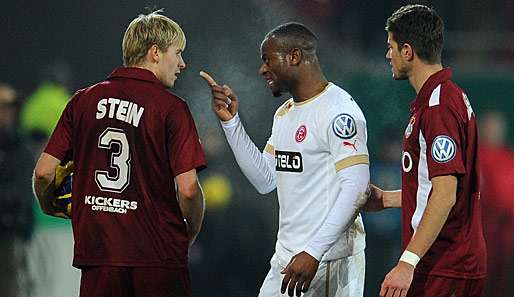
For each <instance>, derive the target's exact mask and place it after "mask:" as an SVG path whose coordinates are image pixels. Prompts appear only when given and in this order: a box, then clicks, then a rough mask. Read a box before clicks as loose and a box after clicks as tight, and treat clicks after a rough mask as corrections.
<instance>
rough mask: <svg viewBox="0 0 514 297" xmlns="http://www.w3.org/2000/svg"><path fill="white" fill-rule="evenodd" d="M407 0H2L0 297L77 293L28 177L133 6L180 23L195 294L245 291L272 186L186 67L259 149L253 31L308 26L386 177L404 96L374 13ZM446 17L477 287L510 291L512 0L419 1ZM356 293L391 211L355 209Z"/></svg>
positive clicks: (59, 228) (391, 225)
mask: <svg viewBox="0 0 514 297" xmlns="http://www.w3.org/2000/svg"><path fill="white" fill-rule="evenodd" d="M406 3H413V2H407V1H370V0H359V1H357V0H247V1H244V0H239V1H236V0H218V1H207V0H181V1H178V0H168V1H152V2H150V1H99V0H90V1H75V0H68V1H64V0H54V1H34V0H32V1H25V0H18V1H3V2H2V5H1V7H2V12H3V13H2V16H1V17H0V38H1V41H2V44H1V46H0V57H2V58H1V68H2V70H1V71H0V259H2V262H3V263H2V265H1V266H2V268H1V269H0V296H1V297H11V296H22V297H25V296H26V297H32V296H36V297H40V296H41V297H70V296H78V285H79V277H80V272H79V271H78V270H76V269H75V268H72V267H71V257H72V245H73V239H72V235H71V225H70V223H69V222H68V221H65V220H59V219H53V218H50V217H47V216H44V215H43V214H42V213H41V212H40V211H39V209H38V207H37V206H36V205H35V199H34V197H33V196H32V193H31V185H30V178H31V174H32V170H33V168H34V164H35V160H36V158H37V157H38V156H39V154H40V152H41V149H42V147H43V146H44V145H45V143H46V140H47V138H48V136H49V134H50V133H51V131H52V130H53V128H54V126H55V123H56V121H57V119H58V117H59V115H60V113H61V111H62V109H63V108H64V106H65V104H66V102H67V101H68V99H69V97H70V95H71V94H73V93H74V92H75V90H77V89H79V88H83V87H86V86H89V85H91V84H93V83H96V82H98V81H100V80H103V79H104V78H105V77H106V76H107V75H108V74H109V73H110V72H111V71H112V70H113V69H114V68H115V67H118V66H120V65H121V63H122V59H121V40H122V37H123V32H124V30H125V28H126V26H127V25H128V23H129V22H130V21H131V20H132V19H133V18H134V17H136V16H137V15H138V14H139V13H143V12H148V11H147V10H145V7H149V8H150V9H157V8H164V9H165V14H166V15H167V16H169V17H171V18H172V19H174V20H176V21H177V22H178V23H179V24H180V25H181V26H182V28H183V29H184V31H185V33H186V37H187V47H186V50H185V53H184V55H183V56H184V59H185V61H186V63H187V68H186V70H185V71H184V72H183V73H182V74H181V75H180V78H179V80H178V81H177V83H176V84H175V87H174V89H173V92H175V93H176V94H178V95H180V96H181V97H183V98H185V99H186V101H187V102H188V104H189V106H190V108H191V110H192V113H193V116H194V118H195V120H196V123H197V128H198V130H199V133H200V136H201V138H202V142H203V144H204V148H205V151H206V154H207V158H208V162H209V168H208V170H206V171H205V172H202V173H201V174H200V178H201V181H202V184H203V187H204V190H205V194H206V199H207V210H206V217H205V222H204V226H203V230H202V232H201V234H200V236H199V238H198V239H197V242H196V243H195V245H194V246H193V247H192V250H191V254H190V264H191V273H192V281H193V291H194V296H195V297H204V296H214V297H215V296H224V297H242V296H257V294H258V290H259V288H260V284H261V282H262V280H263V279H264V277H265V275H266V273H267V271H268V269H269V260H270V257H271V255H272V254H273V250H274V243H275V239H276V232H277V221H278V209H277V208H278V204H277V200H276V193H275V192H273V193H271V194H268V195H265V196H260V195H259V194H258V193H257V192H256V191H255V190H254V189H253V188H252V186H251V185H250V184H249V183H248V182H247V181H246V179H245V178H244V176H242V174H241V172H240V171H239V169H238V167H237V165H236V163H235V161H234V158H233V157H232V154H231V152H230V150H229V149H228V146H227V144H226V142H225V139H224V137H223V135H222V131H221V129H220V127H219V124H218V123H217V120H216V118H215V116H214V115H213V114H212V112H211V110H210V101H209V99H210V92H209V89H208V88H207V87H206V85H205V83H204V81H203V80H202V79H201V78H200V77H199V75H198V72H199V71H200V70H206V71H207V72H209V73H210V74H212V75H213V76H214V77H215V79H216V80H217V81H218V83H226V84H229V85H231V86H232V88H233V89H234V90H235V92H236V93H238V95H239V98H240V101H241V104H240V115H241V117H242V120H243V122H244V123H245V125H246V129H247V132H248V133H249V134H250V136H251V137H252V139H253V140H254V142H255V143H256V144H257V146H258V147H261V148H262V147H264V144H265V142H266V140H267V138H268V136H269V133H270V129H271V123H272V117H273V113H274V111H275V109H276V108H277V107H278V106H279V105H280V104H281V103H282V102H283V101H284V100H285V99H286V97H283V98H278V99H277V98H274V97H272V96H271V94H270V92H269V90H268V89H267V87H266V85H265V83H264V81H263V79H261V78H260V77H259V76H258V74H257V69H258V67H259V65H260V63H261V60H260V53H259V46H260V43H261V41H262V38H263V36H264V35H265V34H266V33H267V32H268V31H269V30H270V29H272V28H273V27H275V26H276V25H279V24H281V23H283V22H286V21H299V22H302V23H304V24H306V25H308V26H309V27H310V28H311V29H312V30H313V31H314V32H315V33H316V34H318V36H319V39H320V51H319V56H320V59H321V63H322V66H323V68H324V71H325V74H326V76H327V77H328V78H329V80H331V81H332V82H334V83H336V84H338V85H340V86H342V87H343V88H345V89H346V90H347V91H348V92H349V93H350V94H352V95H353V97H354V98H356V100H357V102H358V103H359V105H360V106H361V108H362V110H363V111H364V113H365V115H366V117H367V120H368V133H369V142H368V147H369V151H370V155H371V159H372V163H371V170H372V172H371V179H372V182H373V183H375V184H377V185H379V186H381V187H384V188H386V189H396V188H399V187H400V161H399V159H400V156H401V139H402V135H403V131H404V128H405V126H406V124H407V120H408V116H409V110H408V106H409V103H410V101H411V100H412V99H414V98H415V93H414V91H413V90H412V88H411V87H410V86H409V84H408V82H407V81H403V82H395V81H393V80H392V79H391V73H390V68H389V65H388V63H387V62H386V60H385V58H384V56H385V53H386V44H385V41H386V33H385V31H384V24H385V20H386V19H387V17H388V16H389V15H390V14H391V13H392V12H393V11H394V10H396V9H397V8H399V7H400V6H401V5H403V4H406ZM418 3H424V4H427V5H429V6H432V7H434V8H436V9H437V10H438V11H439V13H440V15H441V16H442V17H443V19H444V20H445V24H446V34H445V49H444V51H443V64H444V65H445V66H451V67H452V68H453V71H454V80H455V81H456V82H457V83H458V84H459V85H460V86H462V87H463V88H464V89H465V90H466V91H467V94H468V97H469V98H470V100H471V103H472V105H473V108H474V111H475V113H476V114H477V117H478V119H479V123H480V132H481V135H482V138H481V141H482V146H481V151H482V170H483V174H482V179H483V180H482V197H483V198H482V201H483V208H484V212H483V216H484V229H485V235H486V239H487V244H488V249H489V259H488V260H489V277H488V285H487V293H486V296H514V288H513V286H514V285H513V284H514V261H513V255H514V235H513V234H514V233H513V230H514V191H513V188H514V153H513V150H512V145H513V143H514V103H513V102H514V1H512V0H455V1H444V0H439V1H430V2H428V1H419V2H418ZM364 218H365V227H366V230H367V252H366V253H367V259H366V261H367V267H366V288H365V289H366V292H365V296H378V292H379V287H380V283H381V282H382V279H383V277H384V276H385V274H386V273H387V272H388V271H389V269H390V268H391V267H392V266H393V265H394V264H395V263H396V261H397V260H398V257H399V255H400V252H401V250H400V212H399V211H398V210H387V211H384V212H382V213H369V214H364Z"/></svg>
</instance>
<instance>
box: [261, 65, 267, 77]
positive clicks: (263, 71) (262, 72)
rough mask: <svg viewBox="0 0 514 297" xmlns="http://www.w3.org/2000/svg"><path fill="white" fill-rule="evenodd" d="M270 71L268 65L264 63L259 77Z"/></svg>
mask: <svg viewBox="0 0 514 297" xmlns="http://www.w3.org/2000/svg"><path fill="white" fill-rule="evenodd" d="M267 71H268V69H267V67H266V64H264V63H262V65H261V67H259V75H264V73H266V72H267Z"/></svg>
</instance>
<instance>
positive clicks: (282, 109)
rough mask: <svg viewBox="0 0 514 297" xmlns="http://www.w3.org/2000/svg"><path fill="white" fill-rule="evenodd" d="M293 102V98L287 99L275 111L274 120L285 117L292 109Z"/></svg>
mask: <svg viewBox="0 0 514 297" xmlns="http://www.w3.org/2000/svg"><path fill="white" fill-rule="evenodd" d="M293 105H294V101H293V98H289V99H288V100H286V101H285V102H284V103H283V104H282V105H280V106H279V107H278V108H277V110H276V111H275V118H278V117H282V116H284V115H286V114H287V113H288V112H289V110H290V109H291V108H292V107H293Z"/></svg>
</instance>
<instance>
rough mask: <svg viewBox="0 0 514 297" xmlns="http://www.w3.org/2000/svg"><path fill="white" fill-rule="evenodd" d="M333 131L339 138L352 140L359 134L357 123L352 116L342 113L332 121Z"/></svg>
mask: <svg viewBox="0 0 514 297" xmlns="http://www.w3.org/2000/svg"><path fill="white" fill-rule="evenodd" d="M332 130H333V131H334V134H335V135H337V137H339V138H342V139H350V138H352V137H354V136H355V134H357V123H356V122H355V120H354V119H353V117H352V116H351V115H349V114H347V113H342V114H340V115H338V116H336V117H335V118H334V120H333V121H332Z"/></svg>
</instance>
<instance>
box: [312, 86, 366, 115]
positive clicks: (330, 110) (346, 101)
mask: <svg viewBox="0 0 514 297" xmlns="http://www.w3.org/2000/svg"><path fill="white" fill-rule="evenodd" d="M323 97H324V98H323V101H322V102H321V103H322V104H320V107H321V109H322V111H321V114H322V116H328V117H329V118H330V119H331V118H333V117H334V116H337V115H340V114H348V115H350V116H352V117H355V118H364V115H363V113H362V111H361V109H360V107H359V105H358V104H357V102H356V101H355V99H354V98H353V97H352V95H350V93H348V92H347V91H346V90H345V89H343V88H341V87H340V86H338V85H336V84H333V83H331V86H330V87H329V88H328V89H327V92H326V93H325V94H324V96H323Z"/></svg>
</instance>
